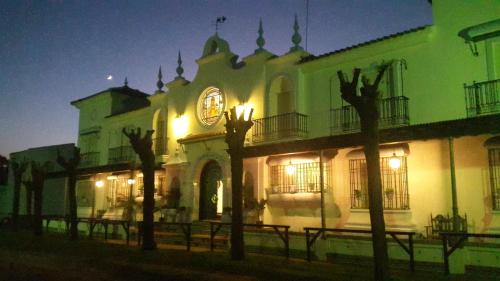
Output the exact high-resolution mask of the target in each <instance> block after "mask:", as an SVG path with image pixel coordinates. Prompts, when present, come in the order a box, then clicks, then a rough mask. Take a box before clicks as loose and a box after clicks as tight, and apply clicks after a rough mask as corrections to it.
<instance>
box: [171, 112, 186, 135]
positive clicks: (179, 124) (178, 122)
mask: <svg viewBox="0 0 500 281" xmlns="http://www.w3.org/2000/svg"><path fill="white" fill-rule="evenodd" d="M173 127H174V134H175V135H176V136H177V137H178V138H183V137H185V136H186V134H187V132H188V119H187V117H186V116H184V115H180V116H178V117H177V118H175V119H174V124H173Z"/></svg>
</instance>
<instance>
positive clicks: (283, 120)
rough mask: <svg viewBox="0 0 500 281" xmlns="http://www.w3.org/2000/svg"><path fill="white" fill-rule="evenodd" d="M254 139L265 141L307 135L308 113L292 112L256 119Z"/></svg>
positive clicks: (253, 129)
mask: <svg viewBox="0 0 500 281" xmlns="http://www.w3.org/2000/svg"><path fill="white" fill-rule="evenodd" d="M253 123H254V125H253V128H252V141H253V142H265V141H273V140H278V139H290V138H304V137H306V136H307V115H305V114H301V113H298V112H290V113H285V114H280V115H274V116H270V117H265V118H260V119H254V120H253Z"/></svg>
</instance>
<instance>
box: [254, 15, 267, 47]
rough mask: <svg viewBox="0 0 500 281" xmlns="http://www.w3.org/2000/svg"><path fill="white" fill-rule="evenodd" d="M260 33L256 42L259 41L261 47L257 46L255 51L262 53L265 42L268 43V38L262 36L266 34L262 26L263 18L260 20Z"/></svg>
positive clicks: (258, 44)
mask: <svg viewBox="0 0 500 281" xmlns="http://www.w3.org/2000/svg"><path fill="white" fill-rule="evenodd" d="M258 34H259V37H258V38H257V40H256V41H255V42H257V46H258V47H259V48H257V49H256V50H255V53H256V54H257V53H260V52H262V51H263V50H264V48H263V47H264V44H265V43H266V40H264V36H262V35H263V34H264V29H263V28H262V18H261V19H260V20H259V30H258Z"/></svg>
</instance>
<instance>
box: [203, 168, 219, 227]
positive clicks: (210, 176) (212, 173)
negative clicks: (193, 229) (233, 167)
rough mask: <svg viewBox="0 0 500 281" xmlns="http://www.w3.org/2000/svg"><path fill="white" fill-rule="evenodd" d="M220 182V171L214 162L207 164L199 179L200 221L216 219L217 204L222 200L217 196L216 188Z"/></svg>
mask: <svg viewBox="0 0 500 281" xmlns="http://www.w3.org/2000/svg"><path fill="white" fill-rule="evenodd" d="M221 180H222V171H221V168H220V166H219V164H217V162H215V161H210V162H208V163H207V164H206V165H205V167H204V168H203V171H202V172H201V178H200V216H199V217H200V220H206V219H215V218H216V217H217V202H218V201H219V200H222V198H219V197H218V196H217V187H218V186H219V182H220V181H221Z"/></svg>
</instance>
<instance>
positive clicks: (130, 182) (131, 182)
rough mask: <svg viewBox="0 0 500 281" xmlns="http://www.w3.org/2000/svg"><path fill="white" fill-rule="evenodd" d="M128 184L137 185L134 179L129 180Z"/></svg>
mask: <svg viewBox="0 0 500 281" xmlns="http://www.w3.org/2000/svg"><path fill="white" fill-rule="evenodd" d="M127 183H128V184H134V183H135V180H134V179H128V180H127Z"/></svg>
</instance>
